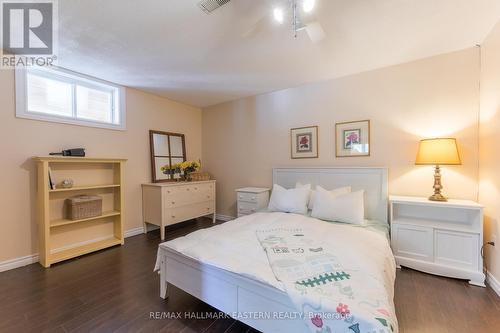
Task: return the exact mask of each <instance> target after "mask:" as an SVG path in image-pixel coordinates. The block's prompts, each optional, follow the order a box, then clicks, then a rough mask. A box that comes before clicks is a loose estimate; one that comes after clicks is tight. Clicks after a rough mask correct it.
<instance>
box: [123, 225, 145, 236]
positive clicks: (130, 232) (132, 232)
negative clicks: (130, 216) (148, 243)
mask: <svg viewBox="0 0 500 333" xmlns="http://www.w3.org/2000/svg"><path fill="white" fill-rule="evenodd" d="M143 233H144V228H143V227H137V228H134V229H129V230H126V231H125V233H124V235H123V236H124V237H125V238H129V237H133V236H137V235H140V234H143Z"/></svg>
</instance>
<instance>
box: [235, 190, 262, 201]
mask: <svg viewBox="0 0 500 333" xmlns="http://www.w3.org/2000/svg"><path fill="white" fill-rule="evenodd" d="M238 201H244V202H255V203H256V202H258V201H259V198H258V194H256V193H245V192H240V193H238Z"/></svg>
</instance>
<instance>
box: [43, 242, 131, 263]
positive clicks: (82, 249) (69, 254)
mask: <svg viewBox="0 0 500 333" xmlns="http://www.w3.org/2000/svg"><path fill="white" fill-rule="evenodd" d="M122 244H123V239H119V238H115V237H113V238H109V239H105V240H101V241H97V242H92V243H89V244H85V245H82V246H78V247H74V248H71V249H67V250H63V251H59V252H55V253H51V254H50V257H49V261H50V263H52V264H54V263H56V262H60V261H64V260H67V259H71V258H74V257H78V256H82V255H84V254H88V253H91V252H95V251H99V250H102V249H105V248H108V247H111V246H115V245H122Z"/></svg>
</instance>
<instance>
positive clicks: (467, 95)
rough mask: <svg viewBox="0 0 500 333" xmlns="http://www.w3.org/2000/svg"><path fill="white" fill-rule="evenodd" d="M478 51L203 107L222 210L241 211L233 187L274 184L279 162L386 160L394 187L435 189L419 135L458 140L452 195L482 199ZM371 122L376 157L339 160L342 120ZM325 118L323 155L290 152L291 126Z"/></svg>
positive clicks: (207, 152)
mask: <svg viewBox="0 0 500 333" xmlns="http://www.w3.org/2000/svg"><path fill="white" fill-rule="evenodd" d="M478 64H479V50H478V49H477V48H471V49H467V50H463V51H459V52H455V53H451V54H446V55H441V56H437V57H432V58H428V59H423V60H419V61H415V62H411V63H407V64H402V65H398V66H392V67H388V68H383V69H380V70H375V71H371V72H365V73H361V74H358V75H353V76H348V77H344V78H340V79H336V80H331V81H327V82H322V83H317V84H309V85H305V86H301V87H297V88H292V89H287V90H282V91H278V92H274V93H269V94H264V95H260V96H255V97H249V98H245V99H241V100H237V101H234V102H229V103H225V104H220V105H217V106H213V107H209V108H206V109H204V110H203V140H202V141H203V161H204V165H205V167H206V168H207V169H208V171H210V172H211V173H213V174H214V176H215V177H216V179H217V180H218V192H217V194H218V200H217V210H218V213H220V214H225V215H231V216H234V215H235V214H236V207H235V193H234V190H235V189H236V188H238V187H240V186H249V185H252V186H270V185H271V183H272V175H271V173H272V168H273V167H275V166H387V167H389V180H390V183H389V186H390V193H391V194H405V195H422V196H427V195H430V194H431V192H432V185H433V184H432V183H433V171H432V168H431V167H417V166H415V165H414V159H415V154H416V149H417V144H418V141H419V139H421V138H425V137H434V136H453V137H457V138H458V142H459V145H460V151H461V154H462V158H463V165H462V166H457V167H446V168H444V170H443V177H444V186H445V194H447V195H449V196H451V197H454V198H466V199H477V177H478V165H477V160H478V100H479V89H478V79H479V66H478ZM361 119H370V120H371V136H372V140H371V157H356V158H335V153H334V124H335V122H340V121H350V120H361ZM308 125H318V126H319V155H320V157H319V158H318V159H307V160H291V159H290V128H292V127H301V126H308Z"/></svg>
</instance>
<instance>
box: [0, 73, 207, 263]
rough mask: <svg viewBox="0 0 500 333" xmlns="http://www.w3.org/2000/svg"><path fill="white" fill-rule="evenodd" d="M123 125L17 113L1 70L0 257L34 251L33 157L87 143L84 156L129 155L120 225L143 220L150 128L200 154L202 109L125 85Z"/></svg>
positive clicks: (10, 79) (9, 76) (10, 82)
mask: <svg viewBox="0 0 500 333" xmlns="http://www.w3.org/2000/svg"><path fill="white" fill-rule="evenodd" d="M126 93H127V130H126V131H114V130H109V129H98V128H91V127H81V126H75V125H65V124H56V123H48V122H42V121H35V120H27V119H20V118H16V117H15V90H14V72H13V71H11V70H0V105H1V110H0V151H1V157H0V170H1V172H0V211H1V214H2V218H1V230H0V262H2V261H5V260H9V259H13V258H18V257H23V256H27V255H31V254H34V253H37V252H38V244H37V236H38V234H37V226H36V221H35V216H36V215H35V214H36V211H35V209H36V208H35V198H36V197H35V195H36V188H35V184H36V180H35V179H36V173H35V164H34V163H33V161H32V160H31V157H32V156H37V155H47V154H48V153H49V152H52V151H60V150H61V149H63V148H75V147H85V148H86V149H87V154H88V156H92V157H122V158H127V159H128V162H127V163H126V168H125V179H124V181H125V186H124V191H125V200H126V201H125V205H126V207H125V212H126V214H125V221H124V229H125V230H128V229H132V228H136V227H140V226H141V225H142V202H141V186H140V184H141V183H144V182H150V181H151V166H150V152H149V151H150V150H149V130H150V129H156V130H164V131H172V132H180V133H184V134H185V135H186V150H187V155H188V156H187V157H188V158H190V159H198V158H199V157H200V156H201V110H200V109H198V108H194V107H190V106H186V105H183V104H180V103H176V102H172V101H170V100H167V99H165V98H161V97H158V96H155V95H151V94H148V93H144V92H141V91H138V90H134V89H127V91H126Z"/></svg>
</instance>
